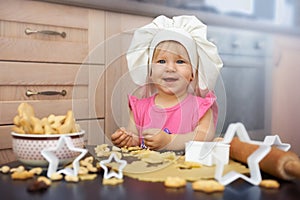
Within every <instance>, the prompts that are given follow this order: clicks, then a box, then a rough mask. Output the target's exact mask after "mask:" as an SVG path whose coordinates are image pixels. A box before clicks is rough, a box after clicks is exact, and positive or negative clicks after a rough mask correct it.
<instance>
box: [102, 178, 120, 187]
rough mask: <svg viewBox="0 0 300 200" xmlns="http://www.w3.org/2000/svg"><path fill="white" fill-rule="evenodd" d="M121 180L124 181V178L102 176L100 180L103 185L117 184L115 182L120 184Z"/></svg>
mask: <svg viewBox="0 0 300 200" xmlns="http://www.w3.org/2000/svg"><path fill="white" fill-rule="evenodd" d="M123 182H124V179H118V178H109V179H106V178H104V179H103V180H102V184H103V185H117V184H120V183H123Z"/></svg>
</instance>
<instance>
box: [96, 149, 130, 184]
mask: <svg viewBox="0 0 300 200" xmlns="http://www.w3.org/2000/svg"><path fill="white" fill-rule="evenodd" d="M113 158H114V160H115V161H116V162H117V163H120V165H119V168H118V173H116V172H114V171H113V170H111V171H110V172H109V170H108V168H107V166H106V165H105V164H108V163H111V161H112V159H113ZM126 165H127V161H126V160H121V159H119V158H118V156H117V155H116V154H115V153H111V154H110V156H109V158H108V159H107V160H102V161H100V166H101V167H102V169H103V170H104V175H103V177H104V179H110V178H112V177H115V178H118V179H122V178H123V169H124V168H125V166H126Z"/></svg>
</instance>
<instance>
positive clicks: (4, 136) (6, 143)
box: [0, 126, 12, 150]
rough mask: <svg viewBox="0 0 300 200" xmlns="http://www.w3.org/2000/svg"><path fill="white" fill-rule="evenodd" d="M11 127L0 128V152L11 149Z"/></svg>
mask: <svg viewBox="0 0 300 200" xmlns="http://www.w3.org/2000/svg"><path fill="white" fill-rule="evenodd" d="M11 128H12V126H0V150H3V149H10V148H12V137H11V134H10V132H11Z"/></svg>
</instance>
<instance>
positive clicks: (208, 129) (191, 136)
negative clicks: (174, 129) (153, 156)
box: [143, 109, 215, 150]
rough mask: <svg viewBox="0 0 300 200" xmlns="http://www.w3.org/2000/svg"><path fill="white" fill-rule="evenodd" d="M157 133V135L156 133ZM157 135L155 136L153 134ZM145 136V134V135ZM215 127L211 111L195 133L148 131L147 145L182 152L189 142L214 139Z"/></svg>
mask: <svg viewBox="0 0 300 200" xmlns="http://www.w3.org/2000/svg"><path fill="white" fill-rule="evenodd" d="M155 131H156V133H155ZM153 133H155V134H153ZM143 134H144V133H143ZM214 134H215V126H214V120H213V112H212V110H211V109H209V110H208V111H207V112H206V113H205V115H204V116H203V117H202V118H201V119H200V120H199V122H198V126H197V127H196V128H195V130H194V131H193V132H190V133H185V134H167V133H165V132H164V131H163V130H154V129H151V130H146V131H145V143H146V146H149V147H150V148H151V149H155V150H157V149H169V150H182V149H184V148H185V143H186V142H188V141H192V140H194V141H211V140H212V139H213V138H214Z"/></svg>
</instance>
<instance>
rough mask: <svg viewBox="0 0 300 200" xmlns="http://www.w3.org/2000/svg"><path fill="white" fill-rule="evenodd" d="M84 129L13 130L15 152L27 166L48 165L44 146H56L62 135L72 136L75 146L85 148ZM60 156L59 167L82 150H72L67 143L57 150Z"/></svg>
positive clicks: (70, 160)
mask: <svg viewBox="0 0 300 200" xmlns="http://www.w3.org/2000/svg"><path fill="white" fill-rule="evenodd" d="M84 133H85V132H84V131H83V130H82V131H80V132H78V133H69V134H53V135H42V134H19V133H15V132H12V133H11V135H12V146H13V152H14V154H15V155H16V157H17V159H18V160H19V161H20V162H21V163H23V164H24V165H26V166H27V167H43V168H47V167H48V161H47V160H46V159H45V158H44V157H43V156H42V154H41V151H42V150H43V149H44V148H49V147H56V146H57V142H58V140H59V138H60V136H62V135H65V136H70V137H71V140H72V142H73V145H74V147H77V148H84V138H83V136H84ZM55 154H56V156H57V157H58V158H59V160H60V161H59V167H62V166H63V165H65V164H68V163H70V162H72V161H73V159H75V158H76V157H77V156H78V155H79V154H80V152H74V151H70V150H69V148H68V147H67V145H66V144H64V145H63V146H62V147H61V148H60V149H58V150H57V151H56V152H55Z"/></svg>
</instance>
